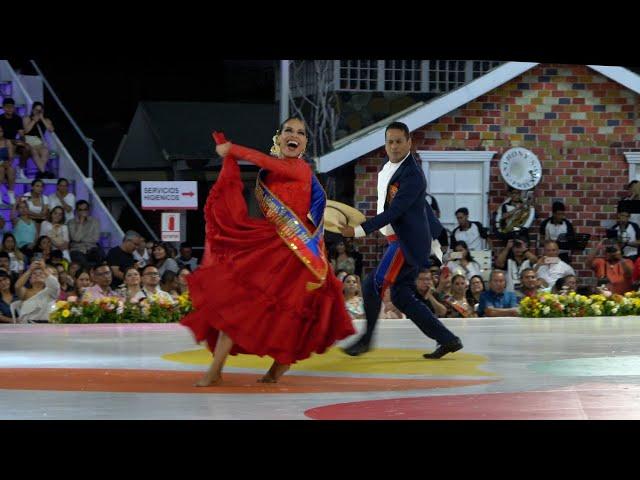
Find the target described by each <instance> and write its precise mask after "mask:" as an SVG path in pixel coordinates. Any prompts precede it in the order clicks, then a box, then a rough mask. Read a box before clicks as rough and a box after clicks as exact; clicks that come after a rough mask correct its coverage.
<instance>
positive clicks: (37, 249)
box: [33, 235, 53, 252]
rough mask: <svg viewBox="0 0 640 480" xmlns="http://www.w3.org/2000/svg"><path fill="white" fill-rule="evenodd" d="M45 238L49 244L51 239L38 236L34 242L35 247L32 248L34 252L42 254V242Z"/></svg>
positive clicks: (45, 236)
mask: <svg viewBox="0 0 640 480" xmlns="http://www.w3.org/2000/svg"><path fill="white" fill-rule="evenodd" d="M45 238H48V239H49V241H50V242H51V239H50V238H49V237H48V236H47V235H40V236H39V237H38V240H36V245H35V246H34V247H33V251H34V252H42V241H43V240H44V239H45ZM51 250H53V242H51Z"/></svg>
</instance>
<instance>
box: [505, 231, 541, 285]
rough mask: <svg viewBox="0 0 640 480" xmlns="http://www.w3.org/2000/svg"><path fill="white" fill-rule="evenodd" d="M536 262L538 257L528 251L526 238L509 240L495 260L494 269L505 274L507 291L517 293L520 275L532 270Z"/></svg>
mask: <svg viewBox="0 0 640 480" xmlns="http://www.w3.org/2000/svg"><path fill="white" fill-rule="evenodd" d="M537 261H538V257H536V256H535V255H534V254H533V253H531V251H530V250H529V240H528V239H527V238H526V237H519V238H516V239H511V240H509V241H508V242H507V246H506V247H505V248H504V250H502V251H501V252H500V253H499V254H498V257H497V258H496V268H499V269H500V270H504V271H505V272H507V273H506V277H507V290H508V291H510V292H516V291H519V290H520V285H521V277H522V273H524V271H525V270H526V269H528V268H533V266H534V265H535V264H536V262H537Z"/></svg>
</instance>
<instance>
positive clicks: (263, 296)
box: [181, 145, 355, 364]
mask: <svg viewBox="0 0 640 480" xmlns="http://www.w3.org/2000/svg"><path fill="white" fill-rule="evenodd" d="M232 157H233V158H232ZM235 158H239V159H243V160H247V161H250V162H251V163H253V164H255V165H258V166H260V167H262V168H264V169H266V170H268V174H267V176H266V179H265V184H266V185H267V187H268V188H269V189H270V190H271V191H272V192H273V193H274V194H275V195H276V196H277V197H279V198H280V199H281V200H282V201H283V202H284V203H286V204H287V205H288V206H289V208H290V209H291V210H293V211H294V212H295V213H296V215H297V216H298V218H300V219H305V220H307V227H309V228H312V227H313V225H312V224H311V222H310V221H308V219H307V213H308V212H309V204H310V201H311V176H312V175H313V172H312V171H311V168H310V167H309V166H308V165H307V164H306V163H305V162H304V161H303V160H301V159H277V158H274V157H270V156H268V155H265V154H263V153H260V152H257V151H255V150H251V149H248V148H244V147H240V146H238V145H232V147H231V150H230V152H229V156H227V157H226V158H225V159H224V163H223V167H222V171H221V172H220V176H219V177H218V180H217V181H216V183H215V185H214V186H213V188H212V189H211V191H210V192H209V198H208V199H207V203H206V205H205V212H204V215H205V220H206V241H205V254H204V258H203V262H202V265H201V266H200V267H199V268H198V269H197V270H196V271H194V272H193V273H192V274H191V275H189V276H188V277H187V278H188V283H189V292H190V295H191V299H192V301H193V305H194V307H195V311H194V312H192V313H190V314H189V315H187V316H186V317H185V318H184V319H183V320H182V322H181V323H182V324H183V325H186V326H187V327H189V328H190V329H191V330H192V331H193V334H194V336H195V338H196V341H198V342H201V341H202V340H206V341H207V344H208V346H209V349H210V350H212V351H213V350H214V349H215V346H216V341H217V339H218V332H219V331H223V332H225V333H226V334H227V335H229V337H230V338H231V339H232V340H233V342H234V346H233V349H232V350H231V354H232V355H233V354H237V353H250V354H255V355H260V356H263V355H269V356H270V357H272V358H274V359H275V360H277V361H278V362H280V363H283V364H290V363H294V362H295V361H297V360H303V359H305V358H308V357H309V356H310V355H311V353H313V352H316V353H323V352H324V351H325V350H326V349H327V348H329V347H330V346H331V345H333V344H334V343H335V342H336V341H337V340H340V339H342V338H346V337H348V336H349V335H352V334H354V333H355V330H354V328H353V324H352V322H351V317H350V316H349V314H348V313H347V311H346V309H345V303H344V297H343V295H342V282H340V280H338V279H337V278H336V277H335V275H334V274H333V272H332V271H331V270H329V272H328V273H327V278H326V281H325V283H324V284H323V286H322V287H320V288H318V289H315V290H312V291H307V288H306V285H307V282H317V278H316V277H315V276H313V274H312V273H311V272H310V271H309V269H308V268H307V267H306V266H305V265H304V264H303V263H302V262H301V261H300V259H298V257H296V256H295V254H294V253H293V252H292V251H291V250H290V249H289V247H287V245H285V243H284V242H283V240H282V239H281V238H280V236H279V235H278V233H277V231H276V228H275V226H274V225H273V224H272V223H270V222H269V221H268V220H266V219H261V218H251V217H249V216H248V212H247V205H246V202H245V200H244V197H243V196H242V189H243V183H242V180H241V178H240V169H239V167H238V164H237V163H236V160H235Z"/></svg>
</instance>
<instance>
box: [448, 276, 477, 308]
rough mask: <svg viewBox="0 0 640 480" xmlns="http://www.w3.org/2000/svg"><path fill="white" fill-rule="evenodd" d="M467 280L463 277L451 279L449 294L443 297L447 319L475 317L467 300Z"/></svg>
mask: <svg viewBox="0 0 640 480" xmlns="http://www.w3.org/2000/svg"><path fill="white" fill-rule="evenodd" d="M474 278H477V277H474ZM466 294H467V279H466V277H465V276H464V275H454V276H453V278H452V279H451V294H450V295H448V296H447V297H445V302H446V303H445V305H446V306H447V307H449V308H448V309H447V317H448V318H469V317H477V315H476V312H475V310H474V306H473V304H472V303H470V302H469V300H468V299H467V295H466Z"/></svg>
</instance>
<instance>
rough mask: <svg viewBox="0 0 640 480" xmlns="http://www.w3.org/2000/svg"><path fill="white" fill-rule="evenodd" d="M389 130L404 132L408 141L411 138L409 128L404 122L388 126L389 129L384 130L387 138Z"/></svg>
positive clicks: (392, 123)
mask: <svg viewBox="0 0 640 480" xmlns="http://www.w3.org/2000/svg"><path fill="white" fill-rule="evenodd" d="M389 130H402V131H403V132H404V136H405V137H407V140H409V138H410V137H411V135H410V133H409V127H407V125H406V124H405V123H402V122H391V123H390V124H389V125H387V128H386V129H385V130H384V134H385V136H386V135H387V132H388V131H389Z"/></svg>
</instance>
